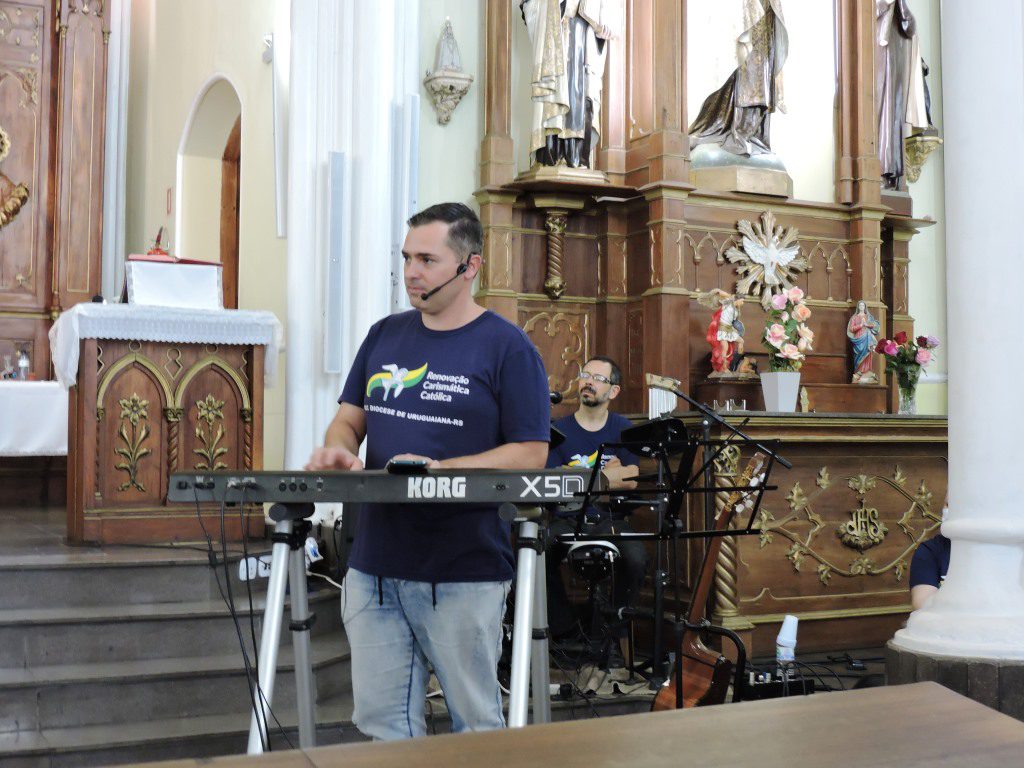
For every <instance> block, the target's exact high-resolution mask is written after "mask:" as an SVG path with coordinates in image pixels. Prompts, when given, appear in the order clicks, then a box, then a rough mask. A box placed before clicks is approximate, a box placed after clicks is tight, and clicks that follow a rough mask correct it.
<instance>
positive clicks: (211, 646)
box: [0, 588, 341, 668]
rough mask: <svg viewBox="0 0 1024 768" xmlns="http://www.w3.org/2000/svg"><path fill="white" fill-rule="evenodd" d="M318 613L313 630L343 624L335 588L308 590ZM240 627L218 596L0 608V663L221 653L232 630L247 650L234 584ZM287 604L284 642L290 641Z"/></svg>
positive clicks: (258, 627) (258, 600) (244, 603)
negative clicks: (178, 600)
mask: <svg viewBox="0 0 1024 768" xmlns="http://www.w3.org/2000/svg"><path fill="white" fill-rule="evenodd" d="M309 603H310V610H311V611H312V612H314V613H315V614H316V615H317V620H316V623H315V624H314V625H313V629H312V635H313V636H314V637H317V636H320V635H325V634H328V633H333V632H336V631H337V629H338V627H340V626H341V617H340V608H341V606H340V600H339V598H338V591H337V590H336V589H334V588H321V589H317V590H315V591H311V592H310V593H309ZM235 606H236V610H237V614H238V617H239V618H238V628H237V629H236V626H235V623H234V621H233V620H232V618H231V614H230V611H229V610H228V607H227V605H226V604H225V602H224V601H223V600H221V599H220V598H217V599H210V600H200V601H196V602H184V603H154V604H149V605H135V604H126V605H103V606H81V607H73V608H66V607H65V608H26V609H9V610H0V668H19V667H38V666H46V665H55V664H60V665H67V664H88V663H102V662H121V661H140V660H145V659H161V658H179V657H184V656H209V655H227V654H230V653H233V652H235V651H237V650H238V649H239V638H238V635H239V633H241V635H242V637H243V639H244V640H245V642H246V643H247V645H248V647H249V649H250V650H251V645H252V642H251V640H250V637H251V634H252V632H251V630H250V620H249V616H250V611H249V601H248V597H247V595H246V594H245V592H244V591H242V592H241V593H238V591H237V590H236V592H235ZM263 606H264V597H263V596H262V595H254V596H253V611H254V614H255V615H254V616H253V619H252V623H253V625H254V626H255V635H256V638H257V641H258V638H259V637H260V633H261V631H262V613H263ZM288 616H289V614H288V608H287V605H286V608H285V621H284V622H283V623H282V637H283V644H285V645H287V644H290V642H291V638H290V634H291V633H290V632H288V631H287V627H288V623H287V618H288Z"/></svg>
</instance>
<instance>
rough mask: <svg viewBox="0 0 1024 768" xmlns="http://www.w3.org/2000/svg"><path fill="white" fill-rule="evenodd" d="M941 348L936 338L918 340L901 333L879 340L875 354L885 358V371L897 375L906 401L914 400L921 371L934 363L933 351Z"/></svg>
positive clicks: (918, 338)
mask: <svg viewBox="0 0 1024 768" xmlns="http://www.w3.org/2000/svg"><path fill="white" fill-rule="evenodd" d="M938 346H939V340H938V339H937V338H935V337H934V336H918V337H917V338H916V339H913V338H910V337H908V336H907V332H906V331H900V332H899V333H897V334H896V335H895V336H893V337H892V338H891V339H879V341H878V344H877V345H876V346H875V352H877V353H878V354H880V355H882V356H883V357H885V370H886V371H888V372H890V373H895V374H896V386H898V387H899V390H900V395H901V396H902V397H903V398H905V399H906V400H913V398H914V392H915V390H916V389H917V381H918V379H919V378H921V371H922V370H923V369H924V368H925V366H927V365H928V363H930V362H931V361H932V357H933V356H934V355H933V354H932V350H933V349H936V348H937V347H938Z"/></svg>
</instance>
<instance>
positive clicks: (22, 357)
mask: <svg viewBox="0 0 1024 768" xmlns="http://www.w3.org/2000/svg"><path fill="white" fill-rule="evenodd" d="M31 367H32V363H31V362H30V361H29V359H28V351H27V350H25V349H22V350H21V352H19V353H18V378H19V379H21V380H22V381H27V380H28V369H29V368H31Z"/></svg>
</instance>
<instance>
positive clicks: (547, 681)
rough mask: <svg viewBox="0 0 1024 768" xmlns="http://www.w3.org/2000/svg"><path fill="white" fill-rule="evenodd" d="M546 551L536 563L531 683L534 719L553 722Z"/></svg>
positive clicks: (537, 721) (538, 557) (539, 721)
mask: <svg viewBox="0 0 1024 768" xmlns="http://www.w3.org/2000/svg"><path fill="white" fill-rule="evenodd" d="M544 569H545V555H544V552H543V550H542V551H541V552H540V553H538V554H537V562H536V565H535V567H534V579H533V583H534V593H533V652H532V653H531V660H532V663H531V667H532V674H531V683H532V685H533V722H534V723H550V722H551V674H550V669H551V662H550V661H549V659H548V587H547V578H546V575H547V571H545V570H544Z"/></svg>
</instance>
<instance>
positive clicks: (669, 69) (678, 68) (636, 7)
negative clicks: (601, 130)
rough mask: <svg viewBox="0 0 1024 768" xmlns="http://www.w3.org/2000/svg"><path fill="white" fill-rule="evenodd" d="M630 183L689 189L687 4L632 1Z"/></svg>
mask: <svg viewBox="0 0 1024 768" xmlns="http://www.w3.org/2000/svg"><path fill="white" fill-rule="evenodd" d="M626 17H627V19H626V21H627V30H628V45H629V55H628V60H627V62H626V63H627V66H628V96H627V100H626V108H627V120H628V132H627V136H628V139H629V153H628V158H627V174H626V181H627V183H628V184H630V185H631V186H636V187H642V186H644V185H647V184H651V183H656V182H659V181H672V182H675V183H683V184H689V174H690V161H689V156H690V152H689V139H688V137H687V134H686V127H687V126H686V54H685V50H686V2H685V0H631V2H629V3H628V5H627V9H626Z"/></svg>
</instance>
